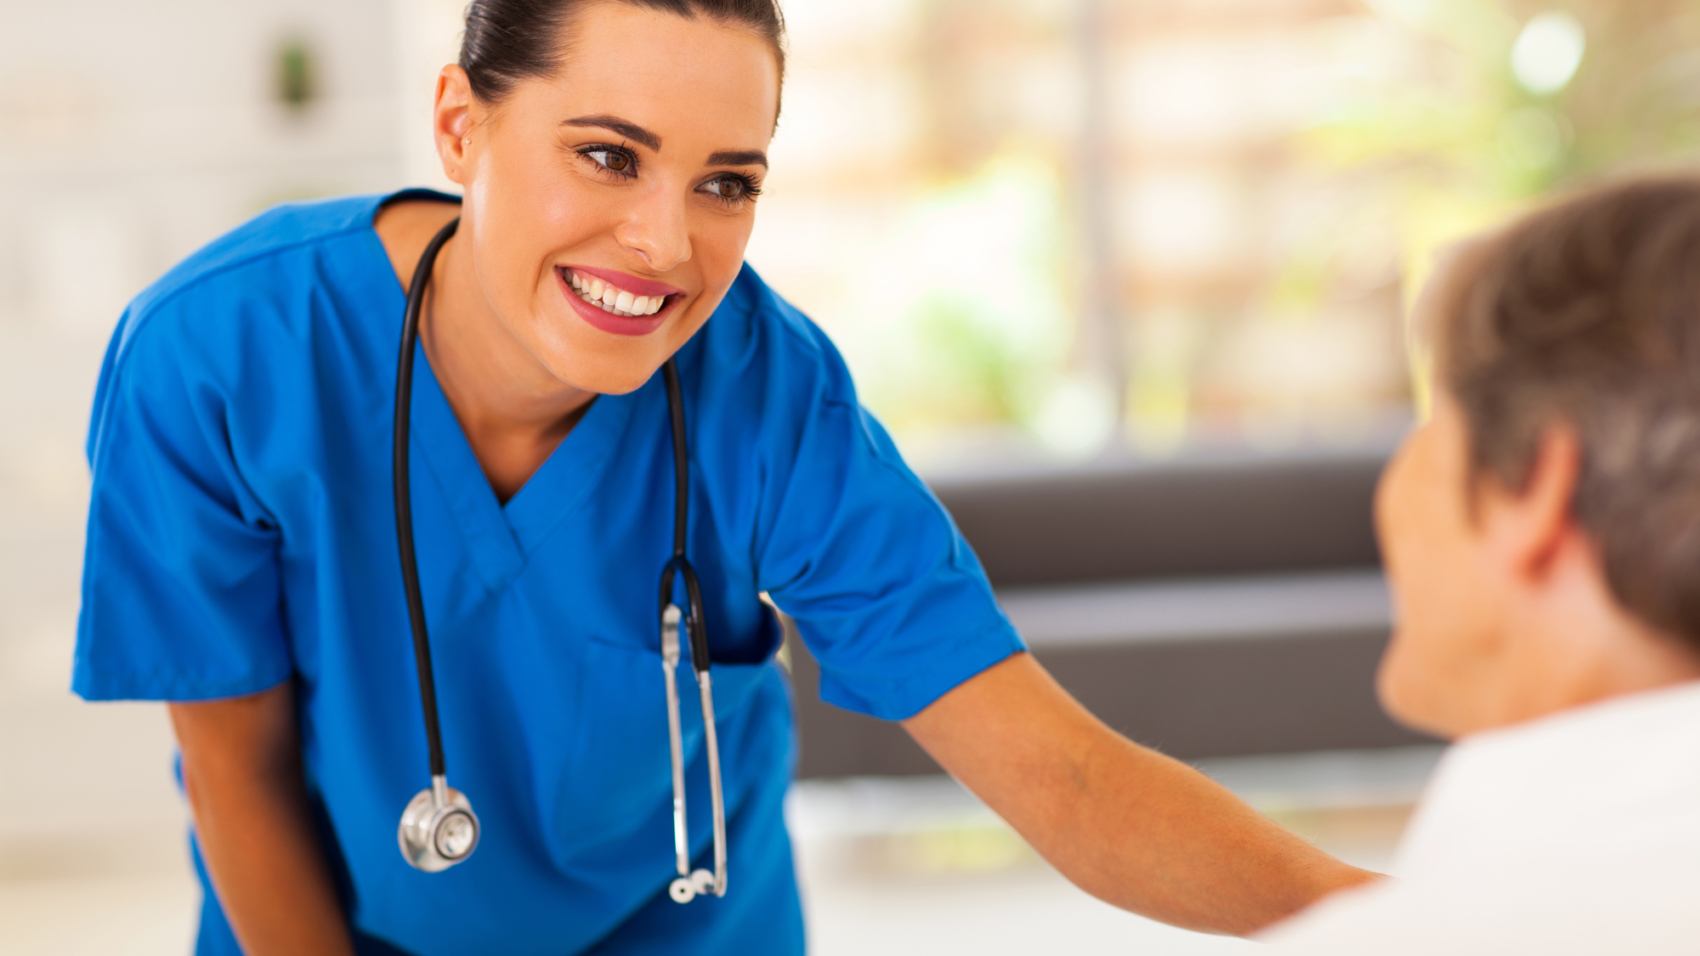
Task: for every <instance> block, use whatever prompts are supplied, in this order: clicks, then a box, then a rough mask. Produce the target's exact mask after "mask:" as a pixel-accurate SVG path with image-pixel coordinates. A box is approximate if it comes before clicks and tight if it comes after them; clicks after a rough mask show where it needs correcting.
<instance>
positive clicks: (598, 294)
mask: <svg viewBox="0 0 1700 956" xmlns="http://www.w3.org/2000/svg"><path fill="white" fill-rule="evenodd" d="M567 275H568V283H569V284H570V285H571V286H572V287H573V290H574V291H576V292H577V293H578V294H579V297H580V298H582V299H584V300H585V301H586V302H589V303H590V304H591V305H594V306H597V307H599V308H601V309H602V310H603V311H605V312H612V313H614V314H615V315H618V316H622V317H624V318H639V317H642V316H646V315H654V314H655V313H657V312H659V311H661V307H662V306H663V305H666V304H667V297H666V296H664V295H633V294H632V293H630V292H627V291H625V290H624V289H621V288H618V287H617V286H614V285H612V284H611V283H607V282H603V281H602V280H601V279H598V278H596V277H595V276H586V275H579V274H578V273H577V272H573V271H571V270H568V273H567Z"/></svg>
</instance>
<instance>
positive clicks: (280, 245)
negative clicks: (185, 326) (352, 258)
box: [130, 195, 390, 313]
mask: <svg viewBox="0 0 1700 956" xmlns="http://www.w3.org/2000/svg"><path fill="white" fill-rule="evenodd" d="M389 198H390V197H387V196H382V195H362V196H339V197H335V198H331V199H314V200H307V201H301V202H286V203H280V204H278V205H275V206H272V207H271V208H269V209H266V210H265V211H263V212H261V213H260V214H259V215H256V216H255V217H254V218H252V219H249V220H248V221H247V222H245V223H243V224H241V225H239V226H237V227H236V228H234V229H232V230H230V231H229V232H227V233H225V234H224V235H222V236H220V237H218V238H217V239H214V240H213V241H212V242H209V243H207V244H206V245H205V246H202V247H201V248H200V249H199V250H197V251H196V252H194V253H192V254H191V255H190V256H189V257H188V258H186V259H184V260H183V261H181V262H179V263H178V264H177V265H176V266H174V267H172V268H171V270H170V271H168V272H166V273H165V275H163V276H161V277H160V278H159V280H158V281H156V282H154V283H153V284H152V285H150V286H149V287H148V288H146V289H144V290H143V291H142V293H141V294H140V295H138V296H137V297H136V298H135V299H134V300H133V301H132V302H131V305H130V311H131V312H133V313H148V312H150V311H153V310H155V309H157V308H159V307H160V306H162V305H164V304H166V303H168V302H170V301H171V300H172V299H173V298H176V297H178V296H180V295H182V294H184V293H186V292H189V291H191V290H196V289H205V288H208V287H217V286H220V285H231V286H235V285H242V284H244V281H243V280H244V279H245V278H247V277H246V276H244V275H242V274H241V272H242V270H243V269H244V268H245V267H249V266H253V265H256V264H261V263H267V262H270V261H275V260H276V259H277V258H278V257H280V256H285V255H287V254H288V253H289V252H291V251H293V250H298V249H302V248H305V247H311V246H314V245H317V244H320V243H324V242H327V241H334V240H335V239H337V238H340V237H345V236H350V235H355V234H358V233H359V232H361V231H362V230H369V229H370V228H371V224H372V217H373V215H374V214H375V213H376V212H377V210H378V208H379V207H380V206H382V205H383V204H384V203H385V202H386V201H387V200H388V199H389ZM250 288H251V286H250Z"/></svg>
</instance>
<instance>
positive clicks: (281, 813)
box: [171, 688, 354, 956]
mask: <svg viewBox="0 0 1700 956" xmlns="http://www.w3.org/2000/svg"><path fill="white" fill-rule="evenodd" d="M279 692H280V689H274V690H273V691H267V692H265V694H261V695H257V697H254V698H242V699H240V700H235V701H217V702H212V703H206V704H173V705H172V707H171V711H172V723H173V724H174V726H175V727H176V729H177V734H178V739H179V741H180V743H181V744H182V747H183V783H184V789H185V790H186V791H187V792H188V795H189V805H190V808H191V810H192V812H193V815H194V825H195V837H196V841H197V842H198V843H199V845H200V849H201V856H202V858H203V859H204V860H205V862H206V865H207V870H208V873H209V874H210V875H211V877H212V883H213V888H214V889H215V890H216V891H217V893H218V900H219V904H220V905H221V906H222V907H223V909H224V914H225V917H226V918H227V919H228V920H229V921H230V926H231V929H232V930H234V931H235V933H236V938H237V940H238V941H239V942H240V943H241V944H242V949H243V952H245V953H246V954H247V956H285V954H303V956H306V954H313V956H342V954H347V956H352V954H353V952H354V948H353V943H352V941H351V940H350V938H349V932H348V926H347V919H346V917H345V916H344V914H343V912H342V906H341V904H340V903H339V901H338V899H337V895H336V891H335V889H334V887H333V884H332V882H331V877H330V871H329V868H328V866H327V865H326V863H325V859H324V855H323V853H322V852H321V851H320V849H319V841H318V837H317V834H316V832H315V830H314V826H313V822H312V814H311V809H310V807H309V804H308V800H307V793H306V787H305V784H304V783H303V779H302V775H301V769H300V757H299V749H298V747H297V746H296V744H295V735H294V727H293V702H292V701H290V702H284V701H278V700H275V699H260V698H265V697H266V696H267V695H271V694H276V693H279ZM281 692H282V693H284V694H287V693H288V691H287V689H286V688H285V689H281ZM285 703H287V704H289V706H288V707H287V708H283V706H282V705H284V704H285ZM280 710H282V711H283V712H282V713H280ZM280 725H281V726H280Z"/></svg>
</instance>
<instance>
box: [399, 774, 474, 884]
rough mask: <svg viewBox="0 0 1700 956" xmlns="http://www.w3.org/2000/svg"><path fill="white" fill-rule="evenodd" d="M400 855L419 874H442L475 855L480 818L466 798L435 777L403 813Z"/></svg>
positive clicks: (400, 831) (400, 827) (400, 828)
mask: <svg viewBox="0 0 1700 956" xmlns="http://www.w3.org/2000/svg"><path fill="white" fill-rule="evenodd" d="M396 841H397V842H398V843H400V844H401V855H402V856H404V857H406V858H407V862H408V863H409V864H411V865H412V866H413V868H414V869H416V870H424V871H425V872H426V873H440V872H442V871H443V870H446V869H448V868H449V867H451V866H454V865H455V864H456V863H460V862H462V861H463V860H465V859H466V858H467V857H469V856H471V855H472V851H473V850H474V849H476V848H477V846H478V815H477V814H475V813H473V812H472V801H470V800H468V799H466V794H464V793H461V792H460V791H459V790H456V789H454V788H453V787H450V786H449V785H448V784H447V783H446V782H445V781H444V779H443V778H442V777H434V778H432V781H431V788H430V789H428V790H421V791H419V793H418V794H417V795H416V796H415V797H414V798H413V799H412V800H409V801H408V803H407V809H406V810H405V811H403V812H402V815H401V826H399V827H397V828H396Z"/></svg>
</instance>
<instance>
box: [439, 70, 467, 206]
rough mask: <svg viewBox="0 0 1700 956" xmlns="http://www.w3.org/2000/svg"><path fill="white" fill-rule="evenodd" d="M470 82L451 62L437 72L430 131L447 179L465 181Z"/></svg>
mask: <svg viewBox="0 0 1700 956" xmlns="http://www.w3.org/2000/svg"><path fill="white" fill-rule="evenodd" d="M475 106H476V103H475V101H474V99H473V96H472V84H471V83H470V82H468V80H467V77H466V71H465V70H462V69H461V68H460V67H459V66H457V65H455V64H453V63H451V64H449V65H448V66H445V67H443V69H442V72H440V73H438V74H437V103H436V107H435V109H434V111H433V115H432V131H433V132H434V134H435V136H436V140H437V158H438V159H439V160H441V161H442V164H443V175H444V176H447V177H448V178H449V181H450V182H454V183H459V184H460V185H462V186H465V185H466V168H467V165H468V163H467V153H468V151H469V150H470V149H471V148H472V127H473V122H474V116H473V109H474V107H475Z"/></svg>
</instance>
